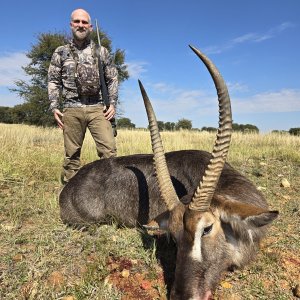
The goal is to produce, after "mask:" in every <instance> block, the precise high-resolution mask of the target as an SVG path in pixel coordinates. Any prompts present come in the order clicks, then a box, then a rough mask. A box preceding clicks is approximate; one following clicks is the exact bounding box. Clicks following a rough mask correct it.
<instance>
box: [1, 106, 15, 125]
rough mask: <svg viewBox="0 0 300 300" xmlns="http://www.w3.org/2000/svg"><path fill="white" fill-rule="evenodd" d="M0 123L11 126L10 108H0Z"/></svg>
mask: <svg viewBox="0 0 300 300" xmlns="http://www.w3.org/2000/svg"><path fill="white" fill-rule="evenodd" d="M0 123H5V124H12V123H13V121H12V117H11V108H10V107H6V106H0Z"/></svg>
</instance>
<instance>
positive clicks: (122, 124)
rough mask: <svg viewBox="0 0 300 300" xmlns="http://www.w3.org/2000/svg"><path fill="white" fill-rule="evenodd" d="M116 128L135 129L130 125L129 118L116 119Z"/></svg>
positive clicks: (133, 125)
mask: <svg viewBox="0 0 300 300" xmlns="http://www.w3.org/2000/svg"><path fill="white" fill-rule="evenodd" d="M117 126H118V128H127V129H129V128H131V129H133V128H135V124H133V123H131V120H130V119H129V118H120V119H118V122H117Z"/></svg>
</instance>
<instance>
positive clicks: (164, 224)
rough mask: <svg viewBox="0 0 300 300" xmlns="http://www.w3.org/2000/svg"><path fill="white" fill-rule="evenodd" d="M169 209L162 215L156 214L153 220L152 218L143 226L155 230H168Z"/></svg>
mask: <svg viewBox="0 0 300 300" xmlns="http://www.w3.org/2000/svg"><path fill="white" fill-rule="evenodd" d="M169 216H170V213H169V211H165V212H163V213H161V214H160V215H158V216H156V217H155V218H154V219H153V220H151V221H150V222H149V223H148V224H146V225H143V227H144V228H145V229H147V230H154V231H160V232H161V231H165V232H166V231H168V226H169Z"/></svg>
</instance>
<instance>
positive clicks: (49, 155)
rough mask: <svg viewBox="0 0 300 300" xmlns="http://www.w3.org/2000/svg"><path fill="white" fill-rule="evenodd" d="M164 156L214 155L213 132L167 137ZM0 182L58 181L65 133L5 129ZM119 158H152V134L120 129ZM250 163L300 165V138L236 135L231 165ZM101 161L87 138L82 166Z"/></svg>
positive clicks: (0, 127)
mask: <svg viewBox="0 0 300 300" xmlns="http://www.w3.org/2000/svg"><path fill="white" fill-rule="evenodd" d="M161 137H162V140H163V143H164V148H165V151H166V152H167V151H173V150H181V149H198V150H206V151H211V149H212V147H213V143H214V139H215V134H214V133H208V132H197V131H184V130H182V131H175V132H162V133H161ZM0 145H1V148H0V166H1V171H0V178H1V177H2V178H3V177H5V176H6V175H9V176H13V177H14V176H15V177H31V176H35V177H38V178H39V179H40V180H49V179H52V180H56V179H58V178H59V174H60V168H61V164H62V161H63V155H64V148H63V138H62V131H61V130H60V129H58V128H41V127H35V126H27V125H7V124H0ZM117 148H118V155H119V156H123V155H130V154H136V153H151V152H152V151H151V143H150V136H149V132H148V131H147V130H125V129H122V130H119V131H118V136H117ZM249 158H261V159H266V160H268V159H274V158H276V159H281V160H292V161H294V162H300V137H296V136H290V135H284V134H251V133H250V134H242V133H234V134H233V136H232V143H231V148H230V151H229V157H228V161H229V162H230V163H233V164H235V163H237V164H241V163H242V162H243V161H245V160H247V159H249ZM96 159H97V154H96V150H95V145H94V142H93V139H92V137H91V136H90V134H89V133H87V136H86V139H85V142H84V145H83V149H82V163H83V164H85V163H87V162H90V161H93V160H96Z"/></svg>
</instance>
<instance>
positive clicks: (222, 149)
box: [59, 46, 278, 300]
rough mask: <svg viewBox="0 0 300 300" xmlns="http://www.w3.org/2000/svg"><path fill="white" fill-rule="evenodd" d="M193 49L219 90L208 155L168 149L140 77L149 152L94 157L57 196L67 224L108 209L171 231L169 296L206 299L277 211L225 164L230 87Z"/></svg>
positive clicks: (94, 218)
mask: <svg viewBox="0 0 300 300" xmlns="http://www.w3.org/2000/svg"><path fill="white" fill-rule="evenodd" d="M190 47H191V46H190ZM191 48H192V50H193V51H194V52H195V53H196V55H197V56H198V57H199V58H200V59H201V60H202V61H203V63H204V64H205V65H206V67H207V69H208V71H209V72H210V74H211V76H212V78H213V80H214V83H215V86H216V89H217V93H218V101H219V128H218V132H217V138H216V141H215V145H214V147H213V151H212V153H211V154H210V153H208V152H205V151H198V150H185V151H173V152H169V153H166V154H165V153H164V150H163V146H162V141H161V138H160V135H159V131H158V126H157V121H156V118H155V114H154V111H153V109H152V106H151V103H150V101H149V99H148V97H147V94H146V92H145V90H144V88H143V86H142V84H141V83H140V82H139V84H140V89H141V92H142V96H143V99H144V103H145V107H146V111H147V115H148V119H149V125H150V134H151V141H152V149H153V153H154V155H150V154H136V155H130V156H123V157H116V158H109V159H102V160H99V161H95V162H92V163H90V164H88V165H86V166H84V167H82V168H81V169H80V170H79V172H78V173H77V174H76V175H75V176H74V177H73V178H72V179H71V180H70V181H69V183H68V184H67V185H66V186H65V187H64V188H63V190H62V192H61V194H60V197H59V203H60V209H61V218H62V220H63V221H64V222H65V223H68V224H74V225H79V224H87V223H95V222H103V221H105V218H106V216H109V215H111V216H114V217H115V218H116V219H117V220H119V222H120V223H122V224H125V225H127V226H134V225H137V224H140V225H143V224H147V223H148V222H149V221H150V220H155V222H152V224H153V223H154V224H157V225H158V226H159V227H160V228H163V229H164V230H167V231H169V232H170V233H171V235H172V237H173V238H174V240H175V242H176V244H177V259H176V271H175V280H174V283H173V287H172V290H171V295H170V298H171V299H172V300H177V299H178V300H179V299H182V300H186V299H189V300H208V299H211V298H212V291H213V290H214V289H215V288H216V286H217V284H218V282H219V280H220V276H221V273H222V272H223V271H225V270H226V269H229V268H233V267H241V266H243V265H245V264H246V263H248V262H249V261H250V260H251V259H252V258H253V257H254V255H255V253H256V251H257V248H258V244H259V241H260V239H261V238H262V237H263V236H264V234H265V229H266V226H265V225H267V224H269V223H270V222H271V221H272V220H274V219H275V218H276V217H277V215H278V212H277V211H269V210H268V205H267V202H266V200H265V198H264V197H263V195H262V194H261V193H260V192H259V191H258V190H257V189H256V188H255V186H254V185H253V184H252V183H251V182H250V181H249V180H247V179H246V178H245V177H244V176H243V175H241V174H240V173H239V172H237V171H236V170H234V169H233V168H232V167H231V166H230V165H229V164H227V163H225V160H226V156H227V152H228V149H229V144H230V139H231V132H232V117H231V107H230V98H229V95H228V91H227V87H226V85H225V82H224V80H223V78H222V77H221V75H220V73H219V72H218V70H217V69H216V67H215V66H214V64H213V63H212V62H211V61H210V60H209V59H208V58H207V57H206V56H205V55H203V54H202V53H201V52H200V51H199V50H198V49H196V48H194V47H191ZM153 160H154V163H153Z"/></svg>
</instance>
